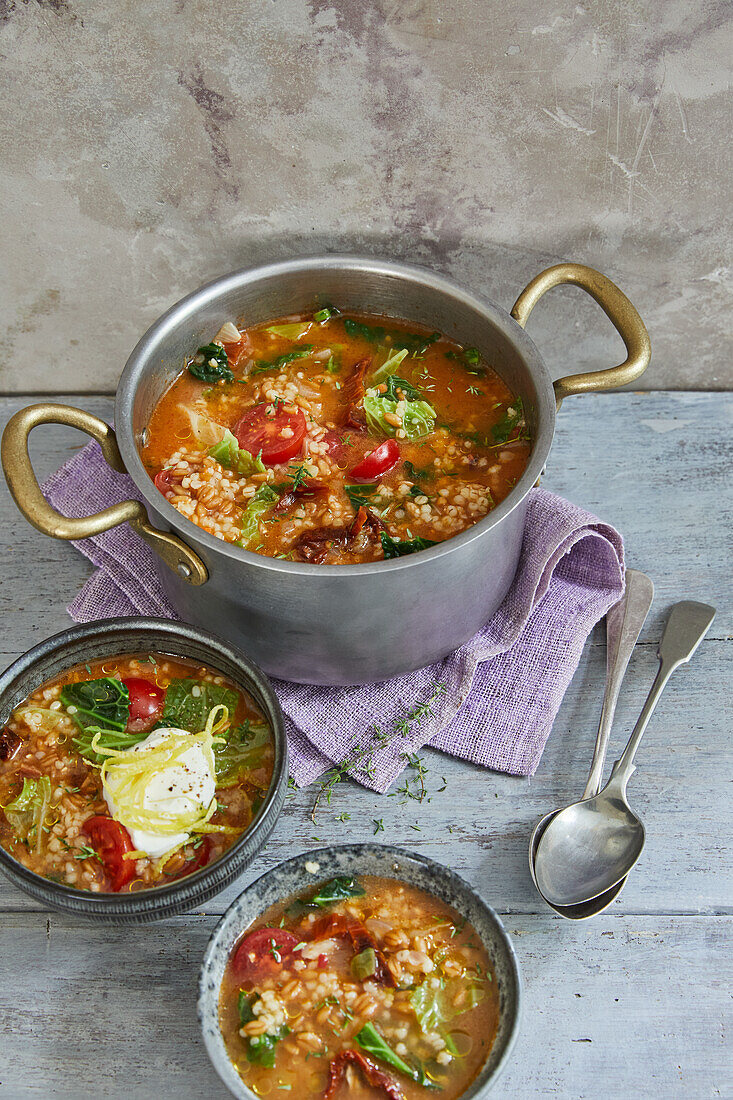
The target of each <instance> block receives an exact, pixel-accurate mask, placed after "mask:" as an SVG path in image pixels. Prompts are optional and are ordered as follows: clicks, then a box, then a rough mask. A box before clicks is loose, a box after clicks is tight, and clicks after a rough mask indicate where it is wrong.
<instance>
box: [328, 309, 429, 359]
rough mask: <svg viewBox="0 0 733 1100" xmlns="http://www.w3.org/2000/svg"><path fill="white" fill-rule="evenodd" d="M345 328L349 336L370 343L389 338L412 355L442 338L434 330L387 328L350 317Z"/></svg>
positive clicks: (382, 341) (378, 342) (420, 353)
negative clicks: (416, 331)
mask: <svg viewBox="0 0 733 1100" xmlns="http://www.w3.org/2000/svg"><path fill="white" fill-rule="evenodd" d="M344 328H345V329H346V332H347V333H348V334H349V336H360V337H361V338H362V339H363V340H368V341H369V343H370V344H383V343H384V342H385V340H387V339H389V340H391V342H392V346H393V347H395V348H404V349H405V351H407V352H409V353H410V355H413V356H418V355H423V354H424V352H425V350H426V349H427V348H429V347H430V345H431V344H434V343H435V342H436V340H440V333H439V332H432V333H430V335H429V336H424V335H422V334H421V333H411V332H398V331H397V330H396V329H387V328H384V326H383V325H368V324H366V323H365V322H363V321H354V320H353V319H352V318H350V317H346V318H344Z"/></svg>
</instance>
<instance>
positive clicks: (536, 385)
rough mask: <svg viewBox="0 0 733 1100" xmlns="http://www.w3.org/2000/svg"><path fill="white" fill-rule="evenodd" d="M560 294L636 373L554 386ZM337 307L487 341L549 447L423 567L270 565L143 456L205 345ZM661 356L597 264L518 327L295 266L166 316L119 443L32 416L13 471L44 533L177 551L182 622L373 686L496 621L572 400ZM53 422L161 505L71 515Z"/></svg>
mask: <svg viewBox="0 0 733 1100" xmlns="http://www.w3.org/2000/svg"><path fill="white" fill-rule="evenodd" d="M561 283H572V284H574V285H575V286H579V287H581V288H582V289H583V290H585V291H586V292H587V293H588V294H590V295H591V296H592V297H593V298H595V300H596V301H597V302H598V304H599V305H600V306H601V308H602V309H603V310H604V311H605V313H606V314H607V315H608V317H609V318H610V319H611V321H612V322H613V324H614V325H615V327H616V329H617V330H618V332H619V334H620V335H621V337H622V339H623V341H624V343H625V345H626V349H627V352H628V356H627V358H626V360H625V361H624V362H623V363H622V364H621V365H620V366H618V367H613V368H612V369H609V370H601V371H596V372H594V373H591V374H576V375H569V376H567V377H565V378H560V379H559V380H558V381H557V382H555V383H554V384H553V382H552V379H551V378H550V375H549V373H548V371H547V367H546V366H545V364H544V362H543V360H542V357H541V355H540V353H539V352H538V350H537V348H536V347H535V345H534V343H533V342H532V340H531V339H530V338H529V336H528V335H527V334H526V332H525V331H524V326H525V324H526V323H527V319H528V317H529V315H530V313H531V312H532V309H533V307H534V306H535V304H536V303H537V302H538V301H539V299H540V298H541V297H542V295H543V294H544V293H545V292H546V291H548V290H550V289H551V287H554V286H558V285H559V284H561ZM328 301H333V302H336V303H337V304H338V305H339V307H340V308H341V309H344V310H354V311H360V312H369V313H380V314H387V315H392V316H394V317H400V318H407V319H408V320H412V321H417V322H420V323H422V324H424V325H428V326H429V327H430V328H431V329H440V330H441V331H442V332H444V333H446V334H447V335H449V336H451V337H453V338H454V339H456V340H458V341H459V343H462V344H467V345H472V346H475V347H478V348H479V350H480V351H481V352H482V354H483V355H484V356H485V358H486V360H487V362H489V363H491V364H492V366H494V367H495V369H496V370H497V372H498V373H499V374H500V375H501V377H502V378H503V379H504V380H505V382H506V383H507V385H508V386H509V387H510V388H511V390H512V391H513V392H514V393H517V394H519V395H520V396H521V397H522V399H523V401H524V407H525V410H526V415H527V419H528V422H529V426H530V431H531V435H532V441H533V443H532V453H531V455H530V459H529V463H528V466H527V469H526V470H525V472H524V474H523V475H522V477H521V478H520V479H519V481H518V482H517V485H516V486H515V488H514V489H513V490H512V492H511V493H510V494H509V496H508V497H507V498H506V500H504V501H502V503H501V504H500V505H499V506H498V507H497V508H495V509H494V511H492V512H490V513H489V515H488V516H486V517H485V518H484V519H483V520H481V522H479V523H477V524H475V525H474V526H473V527H469V528H468V530H466V531H464V532H463V533H462V534H460V535H457V536H456V537H455V538H452V539H449V540H447V541H446V542H442V543H440V544H439V545H438V546H435V547H434V548H431V549H429V550H425V551H422V552H421V553H419V554H415V555H412V556H409V557H403V558H398V559H396V560H394V561H388V562H373V563H369V564H364V565H309V564H306V563H297V562H291V561H283V560H281V559H277V558H267V557H263V556H262V555H260V554H254V553H251V552H249V551H247V550H242V549H240V548H239V547H237V546H233V545H231V544H229V543H226V542H222V541H221V540H220V539H217V538H214V536H213V535H209V534H207V532H205V531H203V530H202V529H201V528H200V527H197V526H196V525H195V524H193V523H192V522H191V521H190V520H188V519H185V518H184V517H183V516H182V515H181V514H180V513H179V512H177V511H176V509H175V508H173V506H172V505H171V504H169V503H168V501H167V500H166V499H165V498H164V497H163V495H162V494H161V493H159V492H158V490H157V489H156V488H155V487H154V485H153V482H152V481H151V479H150V477H149V476H148V474H147V472H146V470H145V468H144V466H143V464H142V462H141V460H140V454H139V448H140V446H141V442H142V440H143V438H144V433H145V431H146V426H147V424H148V421H149V419H150V415H151V413H152V411H153V408H154V406H155V404H156V402H157V400H158V399H159V397H160V396H161V394H162V393H163V392H164V391H165V390H166V389H167V388H168V386H169V385H170V384H171V382H172V381H173V379H174V378H175V377H176V375H177V374H178V373H179V371H180V370H181V366H182V364H183V362H184V360H185V358H186V357H187V356H190V354H191V351H192V349H195V348H196V347H198V346H199V344H201V343H205V342H207V341H208V340H209V339H210V338H211V334H212V333H213V332H216V331H217V330H218V329H219V327H220V326H221V325H222V324H223V322H224V321H229V320H232V319H235V320H243V321H244V323H245V324H246V325H247V326H249V325H253V324H257V323H259V322H262V321H268V320H271V319H272V318H274V317H281V316H283V315H286V314H291V313H298V312H301V311H303V312H307V311H312V310H313V309H314V308H318V306H319V305H320V304H323V303H324V302H328ZM650 357H651V348H650V344H649V337H648V335H647V332H646V329H645V327H644V324H643V322H642V320H641V318H640V317H639V315H638V313H637V312H636V310H635V309H634V307H633V306H632V305H631V303H630V302H629V301H628V299H627V298H626V297H625V296H624V295H623V294H622V293H621V291H620V290H619V289H618V287H617V286H615V285H614V284H613V283H612V282H611V281H610V280H609V279H607V278H606V277H605V276H604V275H601V274H599V272H597V271H594V270H593V269H592V268H589V267H584V266H582V265H581V264H571V263H567V264H558V265H556V266H555V267H550V268H548V269H547V270H546V271H543V272H542V273H541V274H540V275H538V276H537V277H536V278H535V279H533V280H532V282H531V283H530V284H529V285H528V286H527V287H526V288H525V289H524V290H523V291H522V293H521V294H520V295H519V297H518V298H517V301H516V302H515V304H514V307H513V309H512V311H511V316H510V315H509V314H508V313H505V311H504V310H503V309H501V308H500V307H499V306H496V305H493V304H492V303H490V302H484V301H482V300H480V299H479V298H475V297H474V296H473V295H471V294H469V293H468V292H467V291H465V290H463V289H462V288H461V287H460V286H457V285H456V284H455V283H454V282H452V281H451V280H449V279H446V278H443V277H442V276H440V275H435V274H434V273H433V272H432V271H427V270H424V269H423V268H419V267H412V266H408V265H404V264H397V263H390V262H387V261H380V260H372V259H367V258H360V257H344V256H324V257H316V258H312V259H299V260H289V261H286V262H284V263H277V264H270V265H268V266H265V267H258V268H254V269H252V270H249V271H237V272H235V273H234V274H232V275H226V276H224V277H223V278H220V279H216V280H215V281H214V282H212V283H209V284H207V285H206V286H204V287H202V288H201V289H200V290H197V291H195V292H194V293H193V294H189V295H188V296H187V297H186V298H184V299H183V300H182V301H180V302H179V303H178V304H177V305H174V306H173V307H172V308H171V309H169V310H168V312H167V313H165V314H164V315H163V316H162V317H161V318H160V319H159V320H158V321H156V322H155V324H154V325H153V326H152V327H151V328H150V329H148V331H147V332H146V334H145V335H144V336H143V338H142V339H141V340H140V342H139V344H138V345H137V347H136V348H135V350H134V351H133V353H132V355H131V356H130V358H129V360H128V362H127V365H126V367H125V370H124V372H123V374H122V378H121V380H120V385H119V387H118V390H117V399H116V404H115V431H113V430H112V428H110V427H109V425H108V424H106V423H105V422H104V421H102V420H99V419H98V418H97V417H95V416H91V415H90V414H89V413H86V412H83V411H81V410H80V409H73V408H70V407H69V406H65V405H57V404H46V403H44V404H38V405H31V406H30V407H29V408H27V409H24V410H21V411H20V412H19V413H16V415H15V416H14V417H13V418H12V419H11V420H10V422H9V423H8V425H7V427H6V429H5V433H4V435H3V440H2V464H3V468H4V470H5V476H6V478H7V481H8V485H9V487H10V491H11V493H12V495H13V498H14V499H15V502H16V504H17V505H18V507H19V508H20V510H21V511H22V512H23V514H24V515H25V516H26V518H27V519H28V520H30V522H31V523H32V524H33V525H34V526H35V527H37V528H38V530H39V531H42V532H44V533H45V534H48V535H52V536H53V537H54V538H61V539H82V538H88V537H89V536H92V535H97V534H99V533H100V532H102V531H106V530H108V529H109V528H110V527H114V526H116V525H117V524H120V523H125V522H128V523H130V524H131V525H132V527H133V528H134V529H135V530H136V531H137V533H138V534H139V535H141V536H142V538H144V539H145V540H146V541H147V542H148V543H149V544H150V545H151V546H152V547H153V549H154V550H155V551H156V553H157V554H158V556H159V557H160V559H161V565H160V575H161V579H162V581H163V584H164V587H165V589H166V591H167V593H168V596H169V598H170V600H171V603H172V604H173V606H174V607H175V608H176V609H177V610H178V612H179V614H180V615H181V617H182V618H183V619H185V620H188V621H189V622H192V623H195V624H196V625H198V626H201V627H204V628H206V629H208V630H211V631H214V632H215V633H218V634H223V635H225V636H226V637H227V638H229V639H231V641H232V642H233V643H235V644H237V645H239V646H241V647H242V648H243V649H244V650H245V652H246V653H248V654H250V655H251V656H252V657H253V659H254V660H256V661H257V662H258V664H260V665H261V666H262V667H263V668H264V669H265V670H266V671H267V672H269V673H272V674H274V675H276V676H281V677H283V678H285V679H289V680H297V681H300V682H303V683H315V684H333V685H336V684H355V683H364V682H367V681H370V680H382V679H386V678H387V677H390V676H394V675H396V674H399V673H404V672H410V671H412V670H413V669H416V668H420V667H422V666H423V665H427V664H430V663H431V662H433V661H436V660H439V659H440V658H442V657H444V656H445V655H446V654H447V653H450V652H451V651H452V650H454V649H456V648H457V647H458V646H460V645H462V644H463V643H464V642H465V641H467V640H468V639H469V638H470V637H471V636H472V635H473V634H475V633H476V631H477V630H478V629H479V628H480V627H481V626H482V625H483V624H484V623H485V622H486V620H487V619H488V618H489V617H490V616H491V615H492V613H493V612H494V611H495V610H496V608H497V607H498V606H499V604H500V603H501V601H502V600H503V598H504V596H505V595H506V592H507V590H508V589H509V586H510V584H511V582H512V579H513V577H514V574H515V571H516V568H517V562H518V560H519V553H520V549H521V545H522V533H523V530H524V519H525V514H526V510H527V494H528V493H529V490H530V489H531V488H532V486H533V485H534V484H535V483H536V481H537V479H538V477H539V475H540V473H541V471H542V469H543V467H544V465H545V461H546V459H547V455H548V453H549V450H550V446H551V444H552V438H553V434H554V431H555V413H556V410H557V408H558V407H559V405H560V402H561V401H562V400H563V398H565V397H569V396H571V395H573V394H579V393H584V392H586V391H592V390H605V389H611V388H613V387H615V386H622V385H625V384H626V383H627V382H631V381H633V380H634V379H635V378H638V377H639V375H640V374H641V373H642V372H643V371H644V370H645V369H646V367H647V366H648V364H649V359H650ZM44 423H59V424H68V425H71V426H72V427H75V428H80V429H81V430H82V431H84V432H86V433H87V434H89V435H91V436H93V437H94V438H95V439H96V440H98V442H99V443H100V445H101V447H102V450H103V452H104V456H105V458H106V459H107V461H108V462H109V464H110V465H111V466H113V467H114V468H115V469H116V470H122V471H127V473H128V474H129V475H130V476H131V477H132V479H133V481H134V482H135V484H136V486H137V488H138V490H139V491H140V494H141V496H142V497H143V500H144V501H145V504H144V505H143V504H141V503H140V502H139V501H136V500H128V501H124V502H122V503H120V504H116V505H113V506H112V507H110V508H106V509H105V510H104V511H103V512H98V513H96V514H95V515H93V516H87V517H85V518H83V519H67V518H66V517H64V516H61V515H59V514H58V513H57V512H55V511H54V510H53V509H52V508H51V506H50V505H49V504H48V503H47V501H46V500H45V498H44V497H43V495H42V493H41V491H40V488H39V486H38V483H37V481H36V478H35V475H34V473H33V469H32V466H31V462H30V458H29V455H28V435H29V433H30V431H31V429H32V428H33V427H35V426H36V425H38V424H44ZM146 506H147V507H146ZM151 520H152V523H151Z"/></svg>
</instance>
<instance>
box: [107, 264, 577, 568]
mask: <svg viewBox="0 0 733 1100" xmlns="http://www.w3.org/2000/svg"><path fill="white" fill-rule="evenodd" d="M319 270H328V271H332V272H333V271H339V270H352V271H353V270H362V271H364V273H365V274H374V275H386V276H391V277H395V276H396V277H398V278H401V279H403V280H405V281H409V282H412V283H415V282H417V283H421V284H422V285H424V286H426V287H428V288H430V289H432V290H434V291H437V292H439V293H442V294H444V295H446V296H448V297H452V298H456V299H458V300H460V302H461V304H462V305H464V306H468V307H469V308H471V309H473V310H475V311H476V312H477V313H479V314H483V315H484V316H485V317H486V319H487V320H488V321H489V322H491V323H492V324H493V325H494V326H495V327H496V328H498V329H500V330H501V331H502V332H503V334H504V335H505V336H506V337H507V339H508V340H509V341H510V342H511V343H512V344H514V345H515V346H516V348H517V350H518V352H519V354H520V355H521V357H522V358H523V360H524V361H525V363H526V364H527V365H528V367H529V368H530V371H531V374H532V376H533V378H534V380H535V383H536V386H537V392H538V402H537V414H538V415H537V420H538V431H537V435H536V438H535V439H534V440H533V445H532V451H531V453H530V456H529V461H528V463H527V467H526V469H525V471H524V473H523V474H522V476H521V477H520V479H519V481H518V482H517V484H516V485H515V486H514V488H513V489H512V490H511V492H510V493H509V494H508V496H506V497H505V499H504V500H503V501H502V502H501V504H499V505H498V506H497V507H496V508H494V509H492V511H491V512H489V513H488V515H486V516H484V518H483V519H481V520H479V521H478V523H475V524H473V525H472V526H471V527H468V528H466V530H465V531H462V532H461V533H460V534H458V535H454V536H452V537H451V538H448V539H445V540H444V541H443V542H439V543H438V544H437V545H436V546H433V547H430V548H428V549H427V550H422V551H421V552H420V553H419V554H415V555H406V556H404V557H401V558H395V559H394V560H392V561H376V562H362V563H359V564H355V565H314V564H311V563H309V562H294V561H286V560H284V559H282V558H272V557H267V556H265V555H263V554H256V553H254V551H251V550H245V549H244V548H243V547H240V546H235V545H234V544H233V543H229V542H225V541H224V540H223V539H218V538H216V537H215V536H214V535H210V534H209V533H208V532H207V531H204V530H203V528H201V527H199V526H197V524H195V523H193V521H192V520H189V519H187V518H186V517H185V516H183V515H181V513H180V512H179V511H178V510H177V509H176V508H174V507H173V505H172V504H170V503H169V502H168V500H166V498H165V497H164V496H163V494H162V493H160V492H159V491H158V490H157V489H156V488H155V486H154V484H153V481H152V478H151V477H150V475H149V474H148V472H147V470H146V469H145V466H144V465H143V462H142V459H141V458H140V454H139V452H138V449H137V446H136V443H135V438H134V433H133V428H132V409H133V403H134V398H135V393H136V391H137V386H138V384H139V382H140V380H141V378H142V377H143V375H144V373H145V370H146V367H147V365H148V363H149V362H151V361H154V360H155V359H156V358H157V357H158V351H159V347H160V345H161V343H163V342H164V341H165V339H166V338H167V336H168V335H169V334H170V332H171V331H172V330H174V329H175V328H176V327H177V326H178V325H179V324H180V323H181V321H182V320H185V319H186V317H188V316H190V315H191V314H193V313H194V312H195V311H196V310H197V309H198V308H199V307H200V306H202V305H204V304H208V303H211V302H212V301H213V300H215V299H216V298H217V297H219V296H220V295H222V294H225V293H227V292H230V291H232V290H236V289H238V288H240V287H242V286H245V285H247V284H248V283H252V282H260V281H264V280H271V279H277V278H278V277H280V276H283V275H287V274H291V273H293V272H305V271H316V272H317V271H319ZM406 319H407V320H409V318H406ZM555 416H556V402H555V394H554V390H553V385H552V379H551V377H550V373H549V371H548V369H547V366H546V365H545V362H544V360H543V358H542V356H541V354H540V352H539V350H538V348H537V346H536V345H535V343H534V341H533V340H532V339H531V338H530V337H529V336H528V335H527V333H526V331H525V330H524V329H523V328H522V326H521V325H519V324H518V323H517V321H515V320H514V318H513V317H512V316H511V315H510V314H509V313H508V312H507V311H506V310H505V309H503V308H502V307H501V306H498V305H496V304H495V303H493V302H490V301H487V300H485V299H482V298H479V297H477V296H476V295H474V294H472V293H470V292H468V291H466V290H464V289H463V287H462V286H461V285H460V284H459V283H457V282H455V281H454V280H453V279H450V278H448V277H446V276H444V275H439V274H436V273H435V272H433V271H431V270H430V269H428V268H424V267H420V266H418V265H416V264H406V263H399V262H395V261H392V260H382V259H375V258H374V257H371V256H358V255H351V254H348V255H340V254H330V255H329V254H327V255H320V256H318V255H316V256H304V257H298V258H297V259H292V260H280V261H277V262H274V263H269V264H261V265H258V266H257V267H250V268H240V269H238V270H236V271H233V272H230V273H229V274H226V275H221V276H218V277H217V278H215V279H212V280H210V281H209V282H208V283H204V284H203V286H200V287H199V288H198V289H197V290H194V291H192V292H191V293H189V294H187V295H185V296H184V297H183V298H181V299H179V301H177V302H176V303H174V305H172V306H171V307H170V308H169V309H168V310H166V311H165V313H163V314H162V315H161V316H160V317H159V318H158V319H157V320H156V321H154V322H153V324H152V325H151V326H150V328H148V330H147V331H146V332H145V333H144V335H143V336H142V337H141V338H140V340H139V341H138V343H137V344H136V346H135V348H134V349H133V351H132V353H131V354H130V357H129V358H128V360H127V363H126V364H125V368H124V370H123V372H122V375H121V377H120V381H119V384H118V387H117V394H116V397H115V431H116V434H117V442H118V445H119V449H120V453H121V455H122V459H123V462H124V464H125V468H126V470H127V473H128V474H129V476H130V477H131V478H132V480H133V481H134V482H135V485H136V486H137V488H138V490H139V491H140V493H141V494H142V496H143V498H144V500H145V503H146V505H148V506H149V507H150V508H151V509H152V510H153V512H157V513H158V514H159V515H160V516H161V517H162V518H163V520H164V521H165V523H166V525H167V527H168V528H170V529H172V530H174V531H175V532H176V533H177V534H178V535H180V537H181V538H183V539H184V540H185V541H186V542H187V543H189V544H191V545H193V546H194V547H195V548H196V549H197V550H200V549H202V548H205V549H206V550H208V551H210V552H211V553H212V554H213V553H217V554H221V555H223V556H224V557H226V558H229V559H230V560H232V561H233V562H240V563H241V562H244V563H246V564H249V565H257V566H259V567H260V568H263V569H269V570H271V571H273V572H275V573H286V574H292V575H295V576H298V575H301V576H306V577H335V576H341V575H343V576H344V577H353V576H359V575H364V574H381V573H382V572H383V571H384V570H385V569H387V570H400V569H408V568H410V567H414V566H415V565H419V564H421V563H425V564H427V563H428V562H433V561H436V560H437V559H438V558H440V557H442V556H444V555H446V554H450V553H453V552H454V551H457V550H459V549H461V548H462V547H464V546H467V545H468V544H469V543H471V542H473V541H474V539H478V538H481V537H482V535H484V534H485V533H486V532H487V531H489V530H491V529H492V528H494V527H496V526H498V524H500V523H501V522H502V520H504V519H505V518H506V517H507V516H508V515H509V514H510V513H511V512H513V511H514V509H515V508H517V507H518V506H519V505H520V504H521V503H522V501H523V500H524V498H525V497H526V495H527V494H528V492H529V491H530V489H531V488H532V487H533V486H534V485H535V484H536V482H537V480H538V479H539V477H540V474H541V473H542V470H543V468H544V466H545V462H546V460H547V456H548V454H549V451H550V447H551V445H552V440H553V437H554V431H555Z"/></svg>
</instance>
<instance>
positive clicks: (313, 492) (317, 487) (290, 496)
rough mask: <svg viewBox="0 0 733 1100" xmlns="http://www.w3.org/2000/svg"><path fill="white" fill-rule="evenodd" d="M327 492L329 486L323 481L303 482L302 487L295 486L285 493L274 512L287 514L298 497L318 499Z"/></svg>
mask: <svg viewBox="0 0 733 1100" xmlns="http://www.w3.org/2000/svg"><path fill="white" fill-rule="evenodd" d="M327 492H328V485H326V484H325V482H323V481H303V482H301V484H300V485H293V486H292V488H290V489H288V491H287V492H286V493H283V495H282V496H281V497H280V499H279V501H278V502H277V504H276V505H275V507H274V508H273V511H274V512H287V510H288V508H292V506H293V505H294V504H295V502H296V500H297V499H298V497H306V498H309V497H316V496H319V495H320V494H321V493H327Z"/></svg>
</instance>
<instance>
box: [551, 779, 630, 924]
mask: <svg viewBox="0 0 733 1100" xmlns="http://www.w3.org/2000/svg"><path fill="white" fill-rule="evenodd" d="M537 846H538V849H539V848H540V846H541V850H542V858H541V859H540V860H538V861H537V865H536V867H535V876H536V881H537V888H538V889H539V891H540V893H541V894H542V896H543V897H544V898H546V900H547V901H549V902H550V904H551V905H555V906H563V907H567V906H575V905H577V904H579V903H580V904H587V903H589V902H591V901H596V900H597V899H598V898H599V897H600V896H601V895H602V894H607V893H608V892H609V891H612V890H613V889H614V887H618V890H620V889H621V885H622V884H623V880H624V879H625V878H626V876H627V875H628V873H629V871H630V870H631V869H632V867H633V866H634V864H635V863H636V861H637V860H638V858H639V856H640V855H641V852H642V849H643V847H644V826H643V824H642V822H641V821H640V820H639V818H638V817H637V816H636V815H635V814H634V813H633V811H632V810H631V809H630V808H629V806H628V805H627V804H626V802H624V800H623V798H622V797H621V796H620V793H619V791H617V790H616V791H614V790H613V789H610V788H609V787H607V788H606V789H605V790H604V791H603V793H602V794H599V795H596V796H595V797H594V798H588V799H586V800H585V801H583V802H576V803H574V804H573V805H572V806H566V807H565V809H564V810H560V811H559V812H558V813H556V814H555V815H554V816H553V818H552V820H551V821H549V822H548V823H547V826H546V828H545V829H544V830H543V833H542V835H541V837H539V838H538V841H537ZM618 890H616V893H618ZM581 891H582V893H583V894H584V895H585V896H584V897H579V896H578V894H579V892H581ZM614 896H615V895H614Z"/></svg>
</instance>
